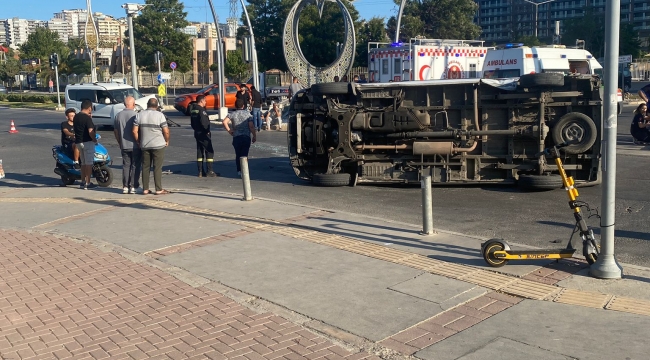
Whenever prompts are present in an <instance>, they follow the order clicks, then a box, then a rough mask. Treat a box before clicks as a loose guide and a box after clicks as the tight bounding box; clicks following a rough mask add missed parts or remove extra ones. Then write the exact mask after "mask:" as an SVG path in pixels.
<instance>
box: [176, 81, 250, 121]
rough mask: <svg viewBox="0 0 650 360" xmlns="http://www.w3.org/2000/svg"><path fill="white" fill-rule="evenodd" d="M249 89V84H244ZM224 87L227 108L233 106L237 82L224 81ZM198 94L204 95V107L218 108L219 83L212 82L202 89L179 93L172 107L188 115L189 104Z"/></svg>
mask: <svg viewBox="0 0 650 360" xmlns="http://www.w3.org/2000/svg"><path fill="white" fill-rule="evenodd" d="M246 85H247V86H248V88H249V89H250V87H251V84H246ZM224 87H225V88H226V94H225V101H226V107H227V108H228V109H234V108H235V99H236V95H237V91H239V84H235V83H225V84H224ZM199 95H204V96H205V101H206V104H205V108H206V109H208V110H218V109H219V108H220V106H219V84H212V85H208V86H206V87H204V88H203V89H201V90H199V91H197V92H194V93H190V94H183V95H179V96H177V97H176V99H174V108H175V109H176V110H178V111H180V112H181V113H183V114H185V115H187V116H189V115H190V110H192V107H191V105H194V104H195V103H196V97H197V96H199Z"/></svg>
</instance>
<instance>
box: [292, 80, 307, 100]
mask: <svg viewBox="0 0 650 360" xmlns="http://www.w3.org/2000/svg"><path fill="white" fill-rule="evenodd" d="M302 89H304V88H303V87H302V85H300V83H299V82H298V78H297V77H295V76H294V77H293V84H291V86H289V99H290V100H291V99H293V97H294V96H296V93H297V92H298V91H300V90H302Z"/></svg>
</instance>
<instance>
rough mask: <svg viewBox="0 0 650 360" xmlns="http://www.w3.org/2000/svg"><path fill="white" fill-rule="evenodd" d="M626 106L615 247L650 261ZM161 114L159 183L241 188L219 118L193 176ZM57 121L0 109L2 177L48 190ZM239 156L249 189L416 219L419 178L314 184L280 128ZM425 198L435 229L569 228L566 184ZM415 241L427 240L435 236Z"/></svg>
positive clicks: (546, 236) (646, 179)
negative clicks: (206, 167) (209, 149)
mask: <svg viewBox="0 0 650 360" xmlns="http://www.w3.org/2000/svg"><path fill="white" fill-rule="evenodd" d="M633 109H634V106H626V107H625V108H624V113H623V115H621V116H620V117H619V127H618V133H619V139H618V149H619V150H618V153H619V154H618V158H617V167H618V168H617V191H616V196H617V202H616V221H617V223H616V236H617V239H616V252H617V258H618V260H619V261H621V262H625V263H632V264H636V265H643V266H650V231H649V223H650V216H648V211H649V207H650V168H649V167H648V166H647V164H648V160H649V159H650V158H649V156H650V147H646V148H644V147H641V146H636V145H632V144H631V137H630V136H629V135H628V131H629V123H630V120H631V118H632V115H631V112H632V111H633ZM168 114H169V116H170V119H172V120H173V121H175V122H177V123H179V124H180V125H182V126H181V127H180V128H172V129H171V134H172V135H171V144H170V147H169V148H168V149H167V151H166V155H165V165H164V168H163V169H164V170H169V171H171V174H168V175H164V177H163V186H164V187H165V188H169V189H197V188H201V189H213V190H219V191H225V192H232V193H241V192H242V185H241V180H240V179H239V178H238V177H237V175H236V169H235V162H234V151H233V149H232V146H231V137H230V136H229V135H228V134H227V133H226V132H225V131H223V130H222V128H221V127H220V126H219V127H217V126H214V128H213V144H214V147H215V151H216V154H215V171H217V172H219V173H220V174H221V177H219V178H216V179H215V178H197V177H196V165H195V162H194V159H196V156H195V155H196V150H195V144H194V139H193V137H192V132H191V129H190V127H189V118H188V117H185V116H180V114H178V113H177V112H175V111H171V112H169V113H168ZM9 120H14V121H15V123H16V126H17V127H18V130H19V133H18V134H8V133H7V132H6V130H8V128H9ZM63 120H64V119H63V114H62V113H56V112H51V111H38V110H11V109H6V108H0V126H2V127H7V129H6V130H5V129H4V128H2V129H0V130H2V132H0V159H2V160H3V163H4V169H5V172H6V174H7V179H10V180H13V181H11V182H10V183H5V185H8V186H15V185H12V183H20V184H22V186H42V185H48V186H53V188H52V191H56V190H57V187H56V186H58V185H59V183H60V180H59V178H58V176H57V175H56V174H54V173H53V171H52V170H53V169H54V160H53V159H52V157H51V148H52V146H53V145H55V144H58V143H59V141H60V133H59V124H60V122H61V121H63ZM100 134H101V135H102V137H103V139H102V140H101V142H102V143H103V144H104V145H105V146H107V148H108V151H109V154H111V156H112V157H113V159H114V160H115V162H114V164H113V166H112V168H113V171H114V172H115V175H116V179H118V180H117V181H116V182H114V184H113V186H114V187H121V186H120V185H121V184H120V181H119V179H121V177H120V176H121V159H120V157H119V150H118V147H117V144H116V142H115V139H114V137H113V134H112V131H111V130H107V129H102V130H100ZM249 161H250V171H251V180H252V188H253V195H254V196H259V197H265V198H271V199H277V200H282V201H286V202H293V203H298V204H305V205H311V206H317V207H320V208H325V209H331V210H337V211H347V212H351V213H358V214H364V215H370V216H374V217H377V218H381V219H389V220H392V221H397V222H404V223H411V224H421V206H420V204H421V202H420V201H421V194H420V189H419V187H416V186H414V187H402V186H369V185H362V186H361V185H360V186H357V187H354V188H353V187H342V188H319V187H314V186H312V185H310V184H309V183H306V182H304V181H302V180H300V179H298V178H297V177H296V176H295V175H294V173H293V170H292V169H291V167H290V165H289V163H288V159H287V150H286V133H285V132H262V133H261V134H259V136H258V142H257V143H256V144H254V145H253V146H252V148H251V154H250V160H249ZM0 181H1V180H0ZM0 184H1V182H0ZM152 185H153V184H152ZM98 191H102V190H101V189H100V190H98ZM601 192H602V187H601V186H597V187H591V188H584V189H581V190H580V200H584V201H587V202H589V203H590V204H591V205H592V206H594V207H596V208H600V206H601V204H600V199H601ZM433 199H434V206H433V211H434V226H435V227H436V228H440V229H444V230H449V231H455V232H460V233H465V234H468V235H475V236H482V237H501V238H504V239H506V240H508V241H513V242H518V243H524V244H528V245H533V246H538V247H547V248H548V247H557V246H564V245H565V244H566V241H567V240H568V238H569V235H570V234H571V231H572V229H573V215H572V213H571V211H570V210H569V208H568V205H567V198H566V193H565V192H564V191H561V190H556V191H551V192H538V193H525V192H520V191H519V190H518V189H517V188H514V187H503V186H489V187H488V186H486V187H479V186H463V187H449V186H445V187H435V188H434V191H433ZM260 215H262V214H260ZM170 220H173V219H170ZM590 224H591V225H593V226H596V227H597V226H598V220H597V219H596V218H592V219H591V220H590ZM597 230H598V229H597V228H596V231H597ZM377 231H381V230H380V229H378V230H377ZM423 241H433V242H435V236H433V237H430V238H423ZM558 242H559V243H560V244H558ZM477 251H479V249H477Z"/></svg>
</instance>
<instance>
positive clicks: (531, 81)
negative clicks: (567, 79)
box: [519, 73, 564, 87]
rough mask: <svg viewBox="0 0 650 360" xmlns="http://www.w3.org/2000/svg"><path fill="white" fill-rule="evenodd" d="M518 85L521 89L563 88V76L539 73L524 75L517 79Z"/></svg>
mask: <svg viewBox="0 0 650 360" xmlns="http://www.w3.org/2000/svg"><path fill="white" fill-rule="evenodd" d="M519 85H521V86H522V87H535V86H564V74H559V73H539V74H525V75H521V77H520V78H519Z"/></svg>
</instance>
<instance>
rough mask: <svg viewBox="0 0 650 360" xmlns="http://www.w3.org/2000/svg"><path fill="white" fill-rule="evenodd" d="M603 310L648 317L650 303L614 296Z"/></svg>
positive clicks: (649, 314)
mask: <svg viewBox="0 0 650 360" xmlns="http://www.w3.org/2000/svg"><path fill="white" fill-rule="evenodd" d="M605 309H607V310H616V311H622V312H627V313H633V314H638V315H646V316H650V301H648V300H640V299H632V298H628V297H624V296H614V297H613V298H612V299H611V300H610V301H609V303H608V304H607V306H605Z"/></svg>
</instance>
